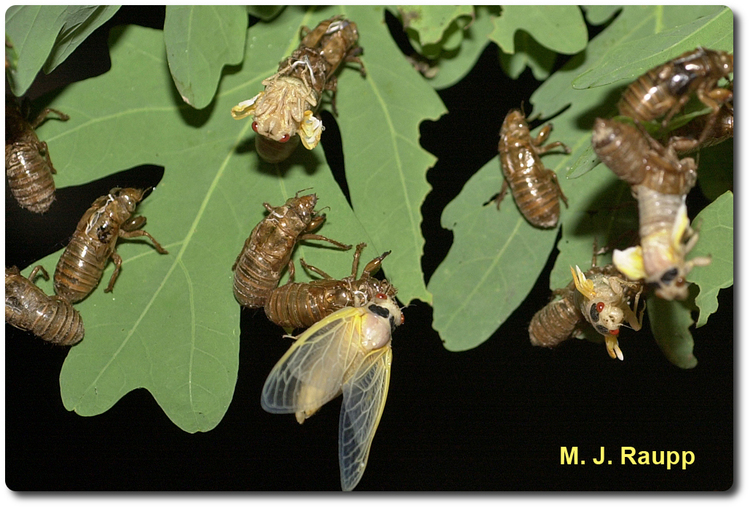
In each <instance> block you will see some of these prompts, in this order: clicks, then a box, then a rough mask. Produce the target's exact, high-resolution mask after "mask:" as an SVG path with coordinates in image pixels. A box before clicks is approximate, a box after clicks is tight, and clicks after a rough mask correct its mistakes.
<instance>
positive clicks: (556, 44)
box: [490, 5, 588, 55]
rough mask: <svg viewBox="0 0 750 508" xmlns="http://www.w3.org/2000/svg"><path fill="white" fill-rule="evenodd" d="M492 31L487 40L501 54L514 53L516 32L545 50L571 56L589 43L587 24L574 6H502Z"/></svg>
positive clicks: (579, 10)
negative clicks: (521, 32) (527, 35)
mask: <svg viewBox="0 0 750 508" xmlns="http://www.w3.org/2000/svg"><path fill="white" fill-rule="evenodd" d="M494 23H495V29H494V30H493V31H492V33H491V34H490V40H492V41H494V42H496V43H497V45H498V46H500V48H501V49H502V50H503V52H504V53H515V52H516V47H515V43H514V41H515V37H514V36H515V33H516V31H518V30H523V31H525V32H527V33H528V34H529V35H531V37H533V38H534V39H536V41H537V42H538V43H539V44H541V45H542V46H544V47H545V48H547V49H550V50H552V51H556V52H558V53H563V54H566V55H573V54H575V53H578V52H579V51H581V50H583V48H585V47H586V43H587V42H588V30H587V29H586V22H585V21H584V19H583V14H581V9H580V8H579V7H577V6H575V5H544V6H528V5H504V6H503V7H502V12H501V13H500V15H499V16H497V17H495V19H494Z"/></svg>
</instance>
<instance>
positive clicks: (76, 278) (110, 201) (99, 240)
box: [55, 187, 167, 303]
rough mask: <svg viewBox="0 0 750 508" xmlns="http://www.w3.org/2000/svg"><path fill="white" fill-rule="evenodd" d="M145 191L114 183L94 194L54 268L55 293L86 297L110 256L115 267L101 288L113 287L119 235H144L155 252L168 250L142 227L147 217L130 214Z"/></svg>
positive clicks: (77, 298) (75, 298)
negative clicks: (113, 185)
mask: <svg viewBox="0 0 750 508" xmlns="http://www.w3.org/2000/svg"><path fill="white" fill-rule="evenodd" d="M145 192H146V190H144V189H133V188H127V189H120V188H117V187H116V188H114V189H112V190H111V191H109V194H107V195H106V196H102V197H100V198H97V200H96V201H94V203H93V204H92V205H91V207H90V208H89V209H88V210H87V211H86V213H84V214H83V217H81V220H80V221H79V222H78V226H77V227H76V230H75V232H74V233H73V237H72V238H71V239H70V242H69V243H68V246H67V247H66V248H65V251H64V252H63V254H62V256H60V260H59V261H58V262H57V267H56V268H55V292H56V293H57V294H58V295H60V296H62V297H63V298H65V299H67V300H69V301H70V302H73V303H75V302H78V301H81V300H83V299H84V298H86V297H87V296H88V295H89V294H90V293H91V292H92V291H93V290H94V288H96V286H97V285H98V284H99V280H100V279H101V277H102V274H103V273H104V268H105V266H106V265H107V261H109V259H110V258H112V262H113V263H114V264H115V270H114V273H112V277H111V278H110V280H109V285H108V286H107V288H106V289H105V290H104V292H105V293H108V292H110V291H112V288H113V287H114V284H115V280H117V276H118V275H119V274H120V266H121V265H122V258H121V257H120V256H119V254H117V251H116V247H117V239H118V238H138V237H141V236H145V237H146V238H148V239H149V240H151V242H152V243H153V244H154V248H155V249H156V250H157V252H159V253H160V254H167V251H166V250H165V249H164V248H163V247H162V246H161V245H159V242H157V241H156V240H155V239H154V237H152V236H151V235H150V234H149V233H147V232H146V231H144V230H142V229H141V228H142V227H143V226H144V225H145V224H146V217H143V216H134V215H133V214H134V213H135V209H136V207H137V206H138V203H140V202H141V201H142V200H143V196H144V194H145Z"/></svg>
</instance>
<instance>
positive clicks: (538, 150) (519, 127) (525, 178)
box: [496, 109, 570, 228]
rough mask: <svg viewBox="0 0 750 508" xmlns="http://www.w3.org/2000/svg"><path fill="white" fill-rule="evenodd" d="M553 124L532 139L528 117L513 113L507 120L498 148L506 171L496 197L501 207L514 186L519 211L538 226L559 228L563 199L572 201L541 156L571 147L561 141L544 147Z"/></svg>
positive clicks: (503, 126) (514, 111)
mask: <svg viewBox="0 0 750 508" xmlns="http://www.w3.org/2000/svg"><path fill="white" fill-rule="evenodd" d="M551 131H552V125H551V124H548V125H546V126H545V127H544V128H543V129H542V130H541V131H540V132H539V134H538V135H537V137H536V138H532V137H531V134H530V132H529V125H528V123H527V122H526V117H525V116H524V114H523V113H522V112H521V111H520V110H518V109H513V110H511V111H510V112H509V113H508V114H507V115H506V117H505V120H504V121H503V125H502V127H501V129H500V142H499V143H498V145H497V149H498V152H499V153H500V165H501V167H502V170H503V176H504V177H505V178H504V179H503V186H502V188H501V190H500V194H498V196H497V198H496V202H497V207H498V208H500V202H501V201H502V200H503V198H504V197H505V194H506V193H507V191H508V187H510V189H511V192H512V194H513V198H514V199H515V201H516V204H517V205H518V209H519V210H520V211H521V213H522V214H523V215H524V217H526V219H527V220H528V221H529V222H530V223H531V224H533V225H534V226H537V227H540V228H551V227H554V226H555V225H557V221H558V219H559V218H560V201H559V200H560V199H562V200H563V201H564V202H565V205H566V206H567V204H568V200H567V198H566V197H565V194H563V191H562V189H561V188H560V184H559V183H558V181H557V175H556V174H555V172H554V171H552V170H551V169H547V168H545V167H544V164H543V163H542V159H541V155H542V154H544V153H546V152H548V151H549V150H551V149H553V148H557V147H562V148H563V149H564V150H565V153H570V148H568V147H567V146H565V145H564V144H563V143H562V142H560V141H555V142H554V143H550V144H548V145H546V146H542V144H543V143H544V142H545V141H546V140H547V138H548V137H549V134H550V132H551Z"/></svg>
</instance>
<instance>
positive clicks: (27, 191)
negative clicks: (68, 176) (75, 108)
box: [5, 98, 69, 213]
mask: <svg viewBox="0 0 750 508" xmlns="http://www.w3.org/2000/svg"><path fill="white" fill-rule="evenodd" d="M50 113H55V114H56V115H57V116H58V118H59V119H60V120H63V121H64V120H68V119H69V117H68V115H66V114H64V113H61V112H60V111H57V110H56V109H52V108H45V109H43V110H42V111H41V113H39V115H38V116H37V118H36V119H35V120H34V121H33V122H29V121H28V120H27V119H26V116H25V115H24V114H22V113H21V109H20V108H19V107H18V105H17V104H16V103H15V101H13V100H10V99H8V98H6V101H5V173H6V174H7V175H8V187H9V188H10V191H11V193H13V197H15V198H16V200H17V201H18V204H19V205H21V207H23V208H26V209H27V210H30V211H32V212H35V213H44V212H46V211H47V210H48V209H49V207H50V205H51V204H52V201H54V199H55V181H54V179H53V178H52V175H53V174H54V173H56V172H57V171H55V167H54V166H53V165H52V160H51V159H50V155H49V148H48V147H47V143H46V142H44V141H40V140H39V138H38V137H37V135H36V132H34V129H36V128H37V127H38V126H39V125H40V124H41V123H42V122H43V121H44V120H45V119H46V118H47V116H48V115H49V114H50Z"/></svg>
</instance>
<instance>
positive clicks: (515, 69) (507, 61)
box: [500, 31, 557, 81]
mask: <svg viewBox="0 0 750 508" xmlns="http://www.w3.org/2000/svg"><path fill="white" fill-rule="evenodd" d="M514 48H515V52H514V53H513V54H509V53H504V52H503V51H500V65H501V66H502V68H503V70H504V71H505V73H506V74H507V75H508V76H510V77H511V78H513V79H517V78H518V77H519V76H520V75H521V74H522V73H523V71H525V70H526V68H527V67H528V68H530V69H531V72H532V74H533V75H534V78H536V79H537V80H539V81H543V80H545V79H547V77H548V76H549V73H550V72H551V71H552V68H553V67H554V65H555V60H557V53H555V52H554V51H552V50H549V49H547V48H545V47H544V46H542V45H541V44H539V43H538V42H537V41H536V40H534V38H533V37H531V36H530V35H529V34H527V33H526V32H524V31H518V32H516V34H515V36H514Z"/></svg>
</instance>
